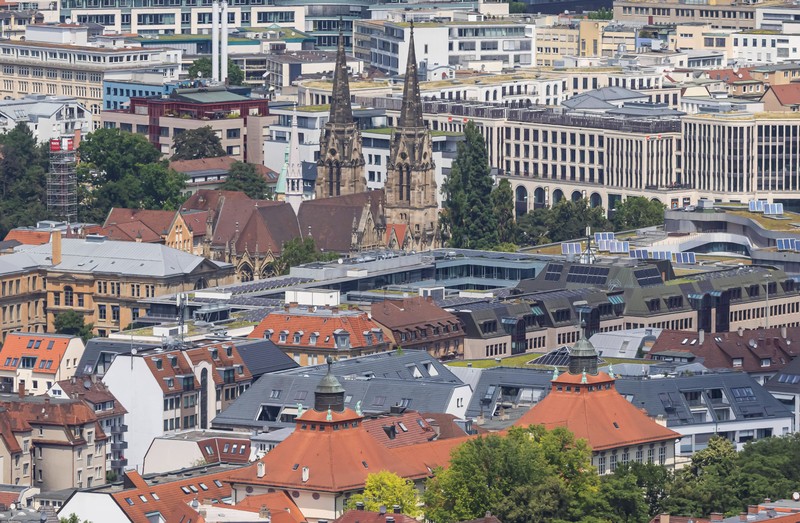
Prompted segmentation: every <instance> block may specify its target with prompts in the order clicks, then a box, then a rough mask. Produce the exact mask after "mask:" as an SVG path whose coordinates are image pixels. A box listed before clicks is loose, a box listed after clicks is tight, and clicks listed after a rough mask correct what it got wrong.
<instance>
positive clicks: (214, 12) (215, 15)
mask: <svg viewBox="0 0 800 523" xmlns="http://www.w3.org/2000/svg"><path fill="white" fill-rule="evenodd" d="M211 80H213V81H215V82H219V2H218V1H217V0H214V2H213V3H212V4H211Z"/></svg>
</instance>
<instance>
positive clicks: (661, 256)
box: [650, 251, 672, 260]
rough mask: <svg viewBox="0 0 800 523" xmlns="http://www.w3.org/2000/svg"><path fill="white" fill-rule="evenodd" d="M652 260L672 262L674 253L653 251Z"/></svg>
mask: <svg viewBox="0 0 800 523" xmlns="http://www.w3.org/2000/svg"><path fill="white" fill-rule="evenodd" d="M650 259H652V260H671V259H672V253H671V252H670V251H653V252H651V253H650Z"/></svg>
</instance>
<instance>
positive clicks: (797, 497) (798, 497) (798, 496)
mask: <svg viewBox="0 0 800 523" xmlns="http://www.w3.org/2000/svg"><path fill="white" fill-rule="evenodd" d="M792 499H793V500H795V501H800V492H795V493H794V494H792Z"/></svg>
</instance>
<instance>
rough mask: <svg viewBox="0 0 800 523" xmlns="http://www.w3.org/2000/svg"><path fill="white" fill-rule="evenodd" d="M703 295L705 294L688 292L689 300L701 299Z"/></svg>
mask: <svg viewBox="0 0 800 523" xmlns="http://www.w3.org/2000/svg"><path fill="white" fill-rule="evenodd" d="M703 296H705V294H690V295H689V299H690V300H702V299H703Z"/></svg>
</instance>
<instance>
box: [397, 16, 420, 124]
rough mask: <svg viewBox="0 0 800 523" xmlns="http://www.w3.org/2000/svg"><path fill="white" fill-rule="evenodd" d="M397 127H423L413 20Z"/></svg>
mask: <svg viewBox="0 0 800 523" xmlns="http://www.w3.org/2000/svg"><path fill="white" fill-rule="evenodd" d="M399 124H400V125H399V127H401V128H408V127H424V125H425V124H424V123H423V122H422V99H421V97H420V94H419V78H418V76H417V52H416V49H414V22H413V21H412V22H411V36H410V37H409V40H408V63H407V64H406V75H405V80H404V82H403V107H402V109H401V110H400V122H399Z"/></svg>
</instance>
